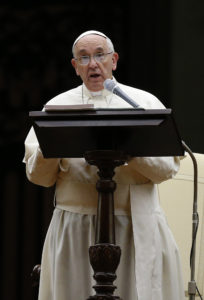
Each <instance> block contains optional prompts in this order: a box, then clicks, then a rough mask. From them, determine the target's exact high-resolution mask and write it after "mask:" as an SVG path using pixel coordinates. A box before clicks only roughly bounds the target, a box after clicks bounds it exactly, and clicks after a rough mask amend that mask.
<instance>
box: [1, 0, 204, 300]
mask: <svg viewBox="0 0 204 300" xmlns="http://www.w3.org/2000/svg"><path fill="white" fill-rule="evenodd" d="M0 28H1V29H0V49H1V50H0V53H1V54H0V101H1V102H0V121H1V126H0V130H1V134H0V151H1V156H0V157H1V165H0V166H1V173H0V174H1V175H0V176H1V180H0V185H1V188H0V196H1V211H0V220H1V227H0V228H1V248H0V257H1V273H2V276H3V277H2V278H3V279H2V280H1V288H0V298H1V299H2V300H8V299H9V300H17V299H21V300H28V299H29V300H34V299H37V297H36V293H35V290H34V289H33V288H32V287H31V280H30V273H31V270H32V268H33V266H34V265H35V264H37V263H40V257H41V251H42V245H43V241H44V238H45V234H46V231H47V227H48V224H49V221H50V217H51V214H52V210H53V188H49V189H45V188H42V187H39V186H35V185H33V184H32V183H29V182H28V180H27V179H26V176H25V171H24V165H23V163H22V159H23V155H24V145H23V143H24V139H25V137H26V134H27V133H28V131H29V128H30V121H29V118H28V112H29V111H31V110H41V109H42V107H43V105H44V104H45V103H46V102H47V101H48V100H49V99H50V98H52V97H54V96H55V95H57V94H59V93H61V92H64V91H66V90H68V89H70V88H73V87H75V86H76V85H78V84H80V80H79V78H77V77H76V75H75V72H74V70H73V68H72V66H71V64H70V60H71V58H72V54H71V47H72V43H73V41H74V40H75V38H76V37H77V36H78V35H79V34H80V33H82V32H83V31H86V30H89V29H95V30H100V31H102V32H104V33H106V34H107V35H108V36H109V37H110V38H111V39H112V41H113V43H114V44H115V48H116V51H118V52H119V55H120V61H119V65H118V70H117V71H116V73H115V76H116V78H117V80H118V81H120V82H123V83H125V84H128V85H132V86H134V87H137V88H141V89H145V90H147V91H149V92H151V93H153V94H154V95H156V96H157V97H158V98H159V99H160V100H161V101H162V102H163V103H164V104H165V105H166V107H168V108H172V109H173V111H174V115H175V119H176V122H177V126H178V129H179V132H180V135H181V137H182V139H183V140H184V141H185V142H186V143H187V144H188V145H189V147H190V148H191V149H192V150H193V151H194V152H200V153H204V138H203V130H204V117H203V111H204V84H203V83H204V59H203V56H204V55H203V53H204V2H203V1H202V0H197V1H194V0H185V1H184V0H179V1H178V0H166V1H163V0H152V1H143V0H140V1H137V0H126V1H122V2H121V3H120V2H118V1H108V2H106V1H102V2H96V1H93V0H89V1H88V2H81V1H78V0H75V1H73V0H70V1H60V0H58V1H44V2H43V1H41V2H39V3H38V1H36V2H35V3H33V2H31V1H26V2H23V1H18V2H12V1H6V2H5V3H4V2H1V4H0ZM189 234H190V233H189ZM59 300H60V299H59Z"/></svg>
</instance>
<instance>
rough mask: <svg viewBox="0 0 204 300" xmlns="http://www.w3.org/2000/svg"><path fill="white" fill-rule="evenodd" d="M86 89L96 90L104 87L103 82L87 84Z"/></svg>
mask: <svg viewBox="0 0 204 300" xmlns="http://www.w3.org/2000/svg"><path fill="white" fill-rule="evenodd" d="M88 89H89V90H90V91H92V92H98V91H101V90H103V89H104V87H103V83H101V84H97V85H89V87H88Z"/></svg>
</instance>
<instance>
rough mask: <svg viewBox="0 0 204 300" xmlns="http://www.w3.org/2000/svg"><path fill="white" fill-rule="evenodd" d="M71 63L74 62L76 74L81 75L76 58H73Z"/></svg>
mask: <svg viewBox="0 0 204 300" xmlns="http://www.w3.org/2000/svg"><path fill="white" fill-rule="evenodd" d="M71 64H72V66H73V68H74V69H75V72H76V74H77V75H78V76H79V72H78V66H77V62H76V60H75V59H74V58H72V60H71Z"/></svg>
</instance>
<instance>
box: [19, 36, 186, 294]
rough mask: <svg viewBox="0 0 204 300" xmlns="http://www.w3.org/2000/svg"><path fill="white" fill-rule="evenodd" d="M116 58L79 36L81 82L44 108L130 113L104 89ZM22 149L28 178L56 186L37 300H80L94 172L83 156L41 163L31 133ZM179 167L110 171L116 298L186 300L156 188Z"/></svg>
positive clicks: (109, 47)
mask: <svg viewBox="0 0 204 300" xmlns="http://www.w3.org/2000/svg"><path fill="white" fill-rule="evenodd" d="M118 58H119V57H118V54H117V53H116V52H115V50H114V47H113V44H112V42H111V40H110V39H109V38H108V37H107V36H106V35H105V34H103V33H101V32H98V31H88V32H85V33H83V34H81V35H80V36H79V37H78V38H77V39H76V41H75V42H74V44H73V58H72V60H71V63H72V65H73V67H74V69H75V71H76V74H77V75H78V76H80V77H81V79H82V81H83V83H82V85H80V86H78V87H76V88H74V89H72V90H69V91H67V92H65V93H62V94H60V95H58V96H56V97H55V98H53V99H52V100H50V101H49V102H48V104H50V105H56V104H57V105H64V104H88V103H93V104H94V106H95V107H96V108H101V107H102V108H107V107H110V108H126V107H130V105H129V104H128V103H126V102H125V101H124V100H123V99H121V98H119V97H118V96H116V95H114V94H112V93H111V92H109V91H107V90H105V89H104V87H103V83H104V81H105V79H107V78H111V79H113V80H115V78H113V74H112V73H113V71H115V70H116V68H117V62H118ZM118 85H119V86H120V87H121V88H122V89H123V90H124V91H125V92H126V93H127V94H128V95H129V96H130V97H131V98H133V99H135V100H136V101H137V103H138V104H139V105H140V106H142V107H144V108H147V109H156V108H157V109H162V108H164V106H163V105H162V104H161V102H160V101H159V100H158V99H157V98H156V97H154V96H153V95H151V94H149V93H147V92H145V91H142V90H138V89H136V88H133V87H129V86H125V85H122V84H119V83H118ZM71 142H72V141H66V143H71ZM25 149H26V150H25V157H24V162H25V163H26V173H27V176H28V178H29V180H30V181H32V182H33V183H35V184H39V185H41V186H45V187H48V186H52V185H53V184H56V193H55V209H54V213H53V217H52V220H51V224H50V226H49V230H48V232H47V236H46V240H45V244H44V248H43V254H42V263H41V266H42V270H41V276H40V288H39V300H76V299H77V300H85V299H87V298H88V297H89V296H90V295H91V294H92V293H93V291H92V286H93V285H94V281H93V278H92V275H93V274H92V269H91V266H90V263H89V258H88V248H89V246H90V245H93V244H94V222H95V215H96V206H97V192H96V189H95V184H96V181H97V169H96V167H95V166H90V165H88V164H87V163H86V161H85V159H84V158H61V159H45V158H44V157H43V155H42V152H41V150H40V148H39V144H38V141H37V138H36V136H35V133H34V131H33V129H31V130H30V132H29V134H28V136H27V138H26V141H25ZM178 169H179V158H177V157H163V158H162V157H157V158H151V157H148V158H147V157H146V158H141V157H138V158H132V159H131V160H130V161H129V162H128V165H125V166H121V167H118V168H116V170H115V171H116V172H115V176H114V180H115V181H116V183H117V190H116V192H115V194H114V199H115V226H116V241H117V245H119V246H120V247H121V249H122V257H121V262H120V265H119V268H118V270H117V280H116V282H115V283H116V285H117V287H118V288H117V290H116V292H115V294H116V295H117V294H118V295H119V296H120V297H121V298H123V299H124V300H133V299H134V300H136V299H137V300H182V299H184V289H183V283H182V276H181V269H180V260H179V255H178V250H177V246H176V244H175V241H174V239H173V237H172V234H171V232H170V230H169V227H168V225H167V222H166V220H165V217H164V215H163V213H162V210H161V208H160V205H159V202H158V194H157V184H158V183H160V182H162V181H164V180H167V179H169V178H172V176H174V175H175V174H176V172H177V171H178Z"/></svg>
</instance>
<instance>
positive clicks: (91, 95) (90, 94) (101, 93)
mask: <svg viewBox="0 0 204 300" xmlns="http://www.w3.org/2000/svg"><path fill="white" fill-rule="evenodd" d="M112 79H113V80H114V81H115V82H116V80H115V78H114V77H113V78H112ZM82 91H83V95H84V96H85V97H88V98H94V97H97V96H98V97H100V96H101V97H106V96H111V95H112V92H110V91H108V90H106V89H102V90H100V91H97V92H93V91H90V90H88V89H87V87H86V85H85V84H84V83H83V84H82Z"/></svg>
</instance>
